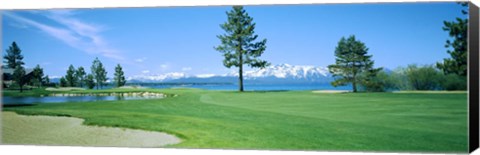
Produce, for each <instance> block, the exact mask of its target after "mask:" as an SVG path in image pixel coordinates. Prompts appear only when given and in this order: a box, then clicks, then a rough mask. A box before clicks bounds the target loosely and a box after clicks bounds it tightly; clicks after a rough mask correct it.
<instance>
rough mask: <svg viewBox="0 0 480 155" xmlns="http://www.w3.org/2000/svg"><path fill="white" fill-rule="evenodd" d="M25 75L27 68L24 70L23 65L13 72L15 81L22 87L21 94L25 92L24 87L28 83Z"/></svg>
mask: <svg viewBox="0 0 480 155" xmlns="http://www.w3.org/2000/svg"><path fill="white" fill-rule="evenodd" d="M25 74H26V73H25V68H23V67H22V65H18V66H17V67H16V68H15V70H14V71H13V80H14V81H15V82H16V83H17V84H18V86H19V87H20V92H23V86H24V85H25V84H26V83H27V82H28V80H27V79H26V78H25Z"/></svg>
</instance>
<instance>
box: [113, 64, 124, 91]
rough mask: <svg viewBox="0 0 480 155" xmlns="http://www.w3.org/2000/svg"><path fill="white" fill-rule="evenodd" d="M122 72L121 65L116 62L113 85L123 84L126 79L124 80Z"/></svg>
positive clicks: (119, 85)
mask: <svg viewBox="0 0 480 155" xmlns="http://www.w3.org/2000/svg"><path fill="white" fill-rule="evenodd" d="M123 74H124V73H123V70H122V66H120V64H117V67H115V75H114V76H115V77H114V81H115V86H117V87H121V86H124V85H125V83H126V82H127V81H126V80H125V76H124V75H123Z"/></svg>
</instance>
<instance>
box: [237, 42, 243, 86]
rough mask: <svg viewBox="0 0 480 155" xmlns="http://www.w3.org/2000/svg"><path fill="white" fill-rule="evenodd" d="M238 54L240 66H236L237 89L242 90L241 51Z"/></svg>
mask: <svg viewBox="0 0 480 155" xmlns="http://www.w3.org/2000/svg"><path fill="white" fill-rule="evenodd" d="M239 55H240V58H239V60H240V61H239V63H240V66H239V67H238V91H240V92H243V56H242V52H241V51H240V54H239Z"/></svg>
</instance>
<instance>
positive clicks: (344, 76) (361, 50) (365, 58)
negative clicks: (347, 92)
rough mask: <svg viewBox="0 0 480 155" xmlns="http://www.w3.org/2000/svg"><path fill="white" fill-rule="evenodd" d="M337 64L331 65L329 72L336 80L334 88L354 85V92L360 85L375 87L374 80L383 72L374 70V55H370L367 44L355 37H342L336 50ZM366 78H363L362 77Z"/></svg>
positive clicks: (378, 69) (333, 83)
mask: <svg viewBox="0 0 480 155" xmlns="http://www.w3.org/2000/svg"><path fill="white" fill-rule="evenodd" d="M335 57H336V59H335V64H332V65H329V66H328V70H329V72H330V73H332V75H333V77H334V78H335V80H334V81H333V82H332V83H331V84H332V85H333V86H335V87H336V86H345V85H347V84H352V89H353V92H357V91H358V88H357V86H358V85H359V84H365V85H366V86H369V85H372V86H374V85H373V83H371V82H373V80H370V79H372V78H373V77H374V76H376V74H377V73H378V72H379V71H380V70H381V68H377V69H375V68H373V64H374V62H373V61H372V60H371V58H372V55H368V48H367V47H366V46H365V43H363V42H361V41H360V40H357V39H356V38H355V36H354V35H351V36H350V37H348V38H345V37H342V38H341V39H340V41H339V42H338V45H337V47H336V48H335ZM362 74H363V75H365V76H361V75H362Z"/></svg>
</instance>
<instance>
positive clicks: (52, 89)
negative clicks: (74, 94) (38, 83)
mask: <svg viewBox="0 0 480 155" xmlns="http://www.w3.org/2000/svg"><path fill="white" fill-rule="evenodd" d="M45 90H47V91H72V90H85V88H79V87H60V88H53V87H48V88H47V89H45Z"/></svg>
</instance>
